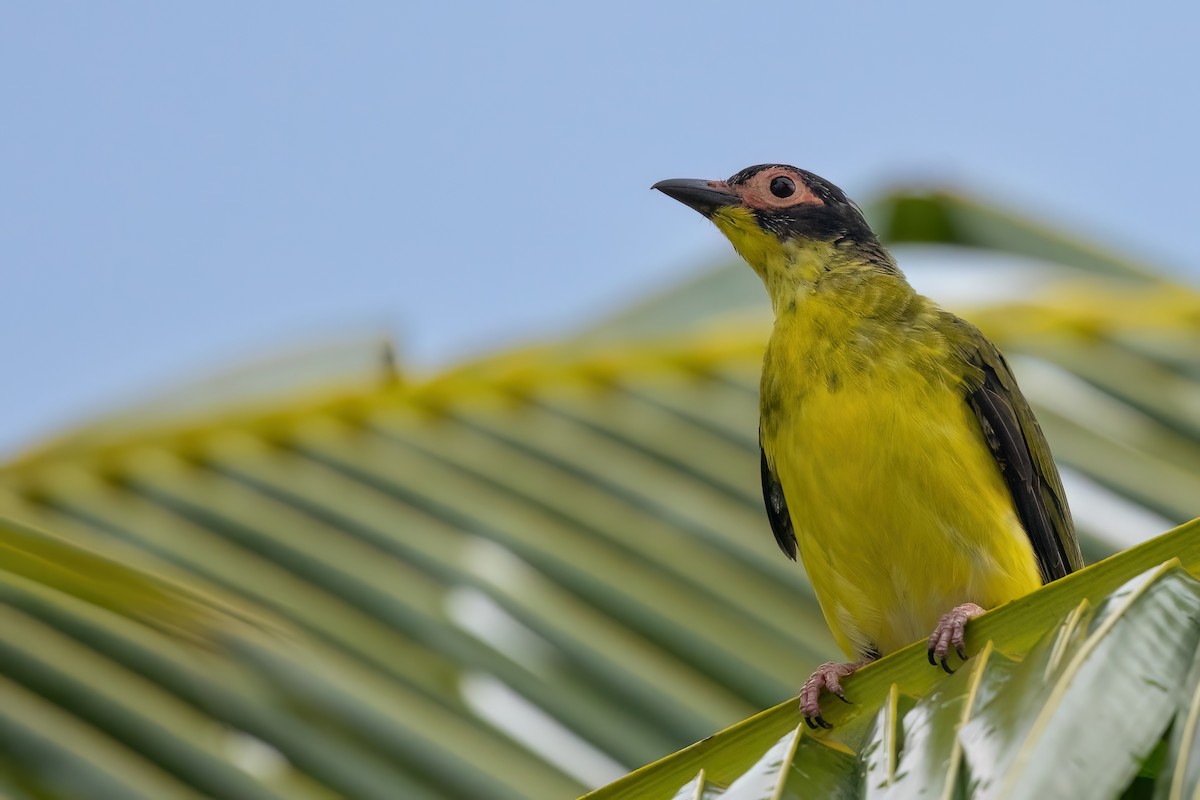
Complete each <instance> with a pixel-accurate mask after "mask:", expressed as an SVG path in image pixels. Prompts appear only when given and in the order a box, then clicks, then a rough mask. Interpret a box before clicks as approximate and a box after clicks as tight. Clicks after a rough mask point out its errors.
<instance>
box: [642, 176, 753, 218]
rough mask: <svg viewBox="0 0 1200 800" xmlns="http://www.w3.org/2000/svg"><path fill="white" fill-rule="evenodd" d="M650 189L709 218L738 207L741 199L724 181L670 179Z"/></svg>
mask: <svg viewBox="0 0 1200 800" xmlns="http://www.w3.org/2000/svg"><path fill="white" fill-rule="evenodd" d="M650 188H651V189H658V190H659V191H660V192H662V193H663V194H665V195H666V196H667V197H674V198H675V199H676V200H678V201H679V202H681V203H683V204H684V205H685V206H688V207H689V208H692V209H694V210H696V211H699V212H700V213H701V214H703V215H704V216H706V217H711V216H712V215H713V214H714V213H716V211H717V209H719V208H723V207H725V206H735V205H740V204H741V202H742V198H740V197H738V196H737V195H736V194H734V193H733V191H731V190H730V188H729V186H728V185H727V184H726V183H725V181H703V180H695V179H693V178H672V179H671V180H669V181H659V182H658V183H656V184H654V185H653V186H651V187H650Z"/></svg>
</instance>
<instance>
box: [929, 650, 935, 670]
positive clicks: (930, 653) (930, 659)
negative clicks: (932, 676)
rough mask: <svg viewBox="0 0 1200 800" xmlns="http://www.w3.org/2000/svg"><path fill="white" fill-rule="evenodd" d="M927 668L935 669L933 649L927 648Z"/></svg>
mask: <svg viewBox="0 0 1200 800" xmlns="http://www.w3.org/2000/svg"><path fill="white" fill-rule="evenodd" d="M929 666H931V667H936V666H937V659H936V658H934V657H933V648H932V647H931V648H929Z"/></svg>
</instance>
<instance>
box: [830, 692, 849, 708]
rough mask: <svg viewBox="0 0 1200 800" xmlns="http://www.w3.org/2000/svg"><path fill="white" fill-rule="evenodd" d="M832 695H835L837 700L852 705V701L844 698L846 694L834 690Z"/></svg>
mask: <svg viewBox="0 0 1200 800" xmlns="http://www.w3.org/2000/svg"><path fill="white" fill-rule="evenodd" d="M833 696H834V697H836V698H837V699H838V700H841V701H842V702H843V703H845V704H846V705H848V706H852V705H854V703H851V702H850V701H849V700H847V699H846V695H845V694H844V693H843V692H834V693H833Z"/></svg>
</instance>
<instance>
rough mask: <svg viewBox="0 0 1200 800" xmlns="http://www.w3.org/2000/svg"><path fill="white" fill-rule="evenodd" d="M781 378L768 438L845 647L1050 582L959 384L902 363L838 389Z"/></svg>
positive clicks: (922, 632)
mask: <svg viewBox="0 0 1200 800" xmlns="http://www.w3.org/2000/svg"><path fill="white" fill-rule="evenodd" d="M793 388H794V387H793ZM779 389H780V393H779V396H777V397H774V398H772V404H773V405H772V407H771V408H770V409H768V408H767V407H766V406H765V405H764V413H767V412H768V411H769V412H770V414H771V415H772V419H771V424H769V425H764V429H763V445H764V449H765V450H766V452H767V455H768V459H769V460H770V461H771V462H772V464H773V466H774V469H775V474H776V475H777V476H778V477H779V479H780V482H781V483H782V485H783V492H784V497H785V498H786V500H787V504H788V508H789V511H790V513H791V517H792V524H793V527H794V529H795V532H796V539H797V544H798V546H799V551H800V557H801V560H802V561H803V563H804V566H805V569H806V570H807V572H808V575H809V577H810V579H811V581H812V584H813V587H814V589H815V590H816V595H817V599H818V600H819V601H820V603H821V608H822V611H823V612H824V614H825V618H826V620H827V621H828V623H829V627H830V628H831V629H832V631H833V634H834V637H835V638H836V639H837V642H838V644H839V645H840V646H841V647H842V649H843V650H844V651H845V652H846V653H847V654H849V655H851V656H852V657H855V658H857V657H861V656H863V655H865V654H867V653H870V652H878V653H881V654H884V653H888V652H891V651H893V650H896V649H898V648H900V647H903V646H905V645H907V644H910V643H912V642H914V641H916V640H918V639H921V638H924V637H925V636H928V635H929V633H930V631H932V629H933V627H934V625H935V624H936V623H937V620H938V618H939V617H940V616H941V615H942V614H944V613H945V612H947V611H949V610H950V609H951V608H953V607H954V606H956V605H959V604H960V603H964V602H974V603H978V604H979V605H981V606H983V607H984V608H991V607H994V606H996V605H999V604H1000V603H1003V602H1006V601H1008V600H1011V599H1013V598H1015V597H1019V596H1021V595H1023V594H1026V593H1027V592H1030V591H1032V590H1033V589H1035V588H1037V587H1038V586H1039V585H1040V584H1041V579H1040V576H1039V573H1038V569H1037V562H1036V559H1035V557H1034V553H1033V548H1032V546H1031V545H1030V542H1029V539H1028V537H1027V536H1026V534H1025V532H1024V530H1023V529H1022V527H1021V525H1020V522H1019V521H1018V519H1017V516H1016V513H1015V510H1014V507H1013V503H1012V499H1011V496H1010V494H1009V492H1008V489H1007V487H1006V486H1005V484H1004V481H1003V478H1002V477H1001V475H1000V471H999V468H998V467H997V465H996V463H995V461H994V459H993V457H992V454H991V452H990V451H989V449H988V447H987V445H986V443H985V442H984V440H983V437H982V434H981V433H980V431H979V427H978V423H977V422H976V420H975V417H974V413H973V412H972V410H971V408H970V407H969V406H968V405H967V403H966V402H965V400H964V399H963V397H962V395H961V393H960V392H959V391H958V389H957V388H956V387H954V386H951V385H948V384H946V383H945V382H944V381H942V382H939V381H937V380H928V379H927V378H926V377H925V376H923V375H922V374H921V373H920V372H919V371H917V370H915V369H913V368H906V367H904V366H903V365H892V366H891V367H889V368H881V369H878V370H871V374H869V375H863V374H860V375H858V376H857V377H855V378H851V379H846V380H843V381H841V382H840V383H838V384H835V385H833V386H830V385H828V384H826V383H825V382H823V381H819V382H816V383H815V384H813V383H810V384H808V385H806V386H804V387H803V391H802V392H799V391H797V392H792V391H790V390H789V387H787V386H781V387H779Z"/></svg>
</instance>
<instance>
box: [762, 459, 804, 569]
mask: <svg viewBox="0 0 1200 800" xmlns="http://www.w3.org/2000/svg"><path fill="white" fill-rule="evenodd" d="M758 453H759V456H760V459H761V463H762V487H763V502H765V503H766V505H767V519H768V520H770V521H771V532H772V533H774V534H775V541H776V542H778V543H779V549H780V550H782V551H783V552H784V555H786V556H787V557H788V558H790V559H791V560H792V561H795V560H796V532H795V531H793V530H792V517H791V515H790V514H788V507H787V500H785V499H784V498H783V486H782V485H780V483H779V478H776V477H775V473H774V472H772V471H771V465H770V464H768V463H767V453H766V451H765V450H763V449H762V444H761V443H760V444H759V447H758Z"/></svg>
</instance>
